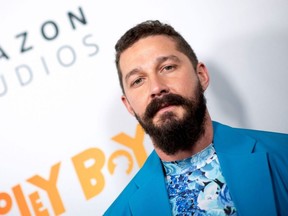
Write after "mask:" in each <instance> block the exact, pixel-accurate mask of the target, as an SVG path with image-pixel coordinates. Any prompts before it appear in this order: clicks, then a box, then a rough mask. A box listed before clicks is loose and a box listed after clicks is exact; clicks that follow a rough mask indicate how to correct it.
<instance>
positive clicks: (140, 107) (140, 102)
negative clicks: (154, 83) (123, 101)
mask: <svg viewBox="0 0 288 216" xmlns="http://www.w3.org/2000/svg"><path fill="white" fill-rule="evenodd" d="M130 105H131V107H132V109H133V111H134V112H135V113H136V114H137V115H140V116H142V114H143V113H144V112H145V109H146V103H145V101H144V99H143V97H141V96H138V97H133V98H132V97H131V101H130Z"/></svg>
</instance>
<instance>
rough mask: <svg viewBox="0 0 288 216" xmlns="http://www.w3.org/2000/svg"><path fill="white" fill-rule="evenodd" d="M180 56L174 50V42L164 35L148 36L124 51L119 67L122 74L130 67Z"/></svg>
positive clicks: (175, 49)
mask: <svg viewBox="0 0 288 216" xmlns="http://www.w3.org/2000/svg"><path fill="white" fill-rule="evenodd" d="M181 54H182V53H180V52H179V51H178V50H177V48H176V42H175V41H174V40H173V39H172V38H171V37H168V36H164V35H156V36H149V37H146V38H142V39H140V40H139V41H137V42H136V43H134V44H133V45H132V46H131V47H129V48H128V49H126V50H125V51H124V52H123V53H122V54H121V56H120V59H119V66H120V69H121V71H122V73H125V71H126V72H127V70H129V69H131V67H135V66H140V65H137V64H143V63H145V62H148V61H153V59H154V60H155V59H157V58H159V56H169V55H175V56H177V55H181Z"/></svg>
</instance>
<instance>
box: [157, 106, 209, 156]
mask: <svg viewBox="0 0 288 216" xmlns="http://www.w3.org/2000/svg"><path fill="white" fill-rule="evenodd" d="M205 119H206V120H205V125H204V127H205V132H204V134H203V135H202V136H201V137H200V138H199V140H198V141H197V142H196V143H195V144H194V145H193V146H192V147H191V149H189V150H186V151H178V152H177V153H176V154H173V155H167V154H166V153H164V152H163V151H162V150H161V149H159V148H155V151H156V153H157V154H158V156H159V157H160V159H161V160H163V161H176V160H183V159H185V158H188V157H191V156H192V155H194V154H196V153H198V152H200V151H202V150H203V149H204V148H206V147H207V146H208V145H210V144H211V143H212V140H213V126H212V120H211V118H210V115H209V113H208V112H206V118H205ZM154 146H155V145H154Z"/></svg>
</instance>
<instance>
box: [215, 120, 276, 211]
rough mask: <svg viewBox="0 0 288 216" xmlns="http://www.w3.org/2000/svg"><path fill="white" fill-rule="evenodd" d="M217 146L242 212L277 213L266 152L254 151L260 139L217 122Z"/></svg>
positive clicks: (238, 206)
mask: <svg viewBox="0 0 288 216" xmlns="http://www.w3.org/2000/svg"><path fill="white" fill-rule="evenodd" d="M213 127H214V140H213V143H214V146H215V149H216V152H217V155H218V158H219V162H220V166H221V169H222V172H223V176H224V177H225V180H226V182H227V185H228V187H229V190H230V192H231V197H232V199H233V201H234V203H235V205H236V208H237V210H238V213H239V215H245V216H246V215H269V216H270V215H277V213H276V207H275V200H274V195H273V194H274V193H273V187H272V180H271V175H270V171H269V163H268V158H267V153H266V152H254V149H255V145H257V141H256V140H254V139H252V138H251V137H248V136H245V135H242V134H241V133H239V132H237V131H236V130H235V129H232V128H230V127H227V126H224V125H221V124H219V123H213Z"/></svg>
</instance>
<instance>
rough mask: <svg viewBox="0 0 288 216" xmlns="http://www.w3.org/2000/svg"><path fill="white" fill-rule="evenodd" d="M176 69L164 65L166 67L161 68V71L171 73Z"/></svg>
mask: <svg viewBox="0 0 288 216" xmlns="http://www.w3.org/2000/svg"><path fill="white" fill-rule="evenodd" d="M175 69H176V65H166V66H164V67H163V71H164V72H165V71H168V72H169V71H173V70H175Z"/></svg>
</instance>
